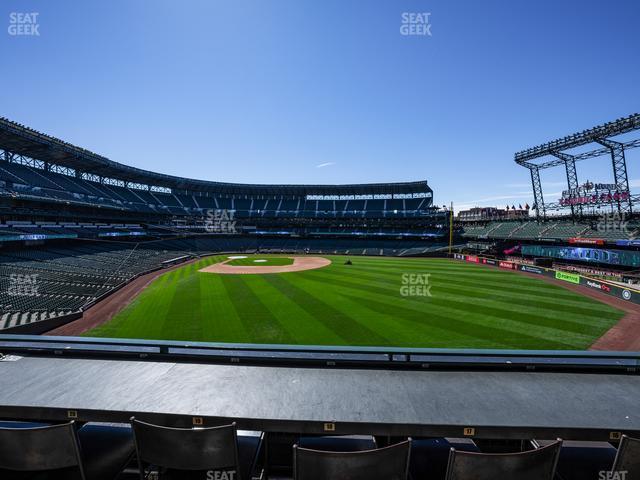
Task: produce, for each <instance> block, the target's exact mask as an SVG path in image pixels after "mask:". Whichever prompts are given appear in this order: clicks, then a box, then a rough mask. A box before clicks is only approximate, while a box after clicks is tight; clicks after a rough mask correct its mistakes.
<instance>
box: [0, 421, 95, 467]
mask: <svg viewBox="0 0 640 480" xmlns="http://www.w3.org/2000/svg"><path fill="white" fill-rule="evenodd" d="M71 467H75V468H77V469H78V471H79V472H80V477H81V478H83V479H84V478H85V477H84V468H83V466H82V458H81V455H80V446H79V443H78V437H77V433H76V429H75V425H74V423H73V422H70V423H63V424H61V425H48V426H43V427H32V428H2V427H0V470H13V471H21V472H42V471H51V470H60V469H64V468H71Z"/></svg>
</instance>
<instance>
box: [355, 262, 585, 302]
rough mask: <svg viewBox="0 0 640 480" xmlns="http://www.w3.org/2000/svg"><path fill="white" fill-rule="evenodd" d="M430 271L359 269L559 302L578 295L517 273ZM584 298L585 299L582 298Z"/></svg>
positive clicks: (496, 271)
mask: <svg viewBox="0 0 640 480" xmlns="http://www.w3.org/2000/svg"><path fill="white" fill-rule="evenodd" d="M428 268H429V270H425V267H423V268H421V269H413V270H415V271H413V270H407V271H405V270H400V271H390V270H389V269H381V268H376V267H359V268H358V269H359V270H361V271H363V272H366V273H367V274H374V273H375V274H380V275H389V274H400V275H401V274H402V273H428V274H431V275H432V277H434V278H435V277H438V278H440V279H442V278H446V279H447V281H449V282H460V284H461V285H463V284H464V285H467V286H484V287H487V288H495V289H498V290H500V289H504V288H507V287H508V288H509V289H510V290H512V291H514V292H517V293H519V294H522V295H526V294H528V293H529V292H531V291H533V292H540V293H553V294H554V298H557V299H559V300H567V301H572V300H574V299H575V298H576V295H575V294H574V293H573V292H570V291H568V290H564V289H562V288H559V287H557V286H555V285H551V284H549V283H546V282H543V281H540V282H533V283H532V282H531V280H532V279H530V278H528V277H525V276H523V275H520V274H518V273H516V272H501V271H499V270H488V269H487V270H485V271H484V272H469V271H464V272H459V273H457V274H452V273H451V272H449V271H446V270H438V269H433V268H431V267H430V266H429V267H428ZM475 268H482V267H477V266H476V267H475ZM580 298H584V297H580Z"/></svg>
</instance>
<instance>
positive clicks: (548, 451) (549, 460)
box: [446, 440, 562, 480]
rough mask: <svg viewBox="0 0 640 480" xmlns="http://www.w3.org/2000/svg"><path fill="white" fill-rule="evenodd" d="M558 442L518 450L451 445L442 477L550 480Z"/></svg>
mask: <svg viewBox="0 0 640 480" xmlns="http://www.w3.org/2000/svg"><path fill="white" fill-rule="evenodd" d="M561 447H562V441H561V440H558V441H557V442H554V443H551V444H549V445H547V446H545V447H542V448H539V449H537V450H531V451H528V452H519V453H475V452H462V451H458V450H456V449H455V448H452V449H451V451H450V453H449V464H448V466H447V476H446V480H468V479H470V478H473V479H474V480H496V479H498V478H499V479H501V480H552V479H553V476H554V475H555V471H556V465H557V463H558V457H559V455H560V449H561Z"/></svg>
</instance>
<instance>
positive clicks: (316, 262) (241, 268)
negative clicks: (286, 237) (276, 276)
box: [198, 257, 331, 274]
mask: <svg viewBox="0 0 640 480" xmlns="http://www.w3.org/2000/svg"><path fill="white" fill-rule="evenodd" d="M287 258H291V259H293V263H292V264H291V265H270V266H269V265H237V266H234V265H227V262H230V261H231V260H230V259H229V260H225V261H224V262H220V263H215V264H213V265H209V266H208V267H204V268H201V269H200V270H198V271H199V272H205V273H223V274H251V273H254V274H256V273H259V274H264V273H286V272H301V271H303V270H313V269H316V268H322V267H326V266H327V265H330V264H331V260H328V259H326V258H322V257H287Z"/></svg>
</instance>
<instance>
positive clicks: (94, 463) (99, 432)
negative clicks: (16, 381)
mask: <svg viewBox="0 0 640 480" xmlns="http://www.w3.org/2000/svg"><path fill="white" fill-rule="evenodd" d="M133 452H134V445H133V437H132V435H131V429H130V428H128V427H119V426H106V425H96V424H88V425H85V426H83V427H82V428H81V429H79V430H77V429H76V425H75V424H74V422H70V423H64V424H61V425H45V424H33V423H24V422H0V478H2V479H3V480H5V479H6V480H13V479H16V480H18V479H19V480H26V479H34V480H40V479H46V480H72V479H81V480H84V479H88V480H113V479H115V478H116V477H117V476H118V475H119V474H120V472H121V471H122V470H123V469H124V467H125V466H126V465H127V463H128V462H129V461H130V460H131V459H132V456H133Z"/></svg>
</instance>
